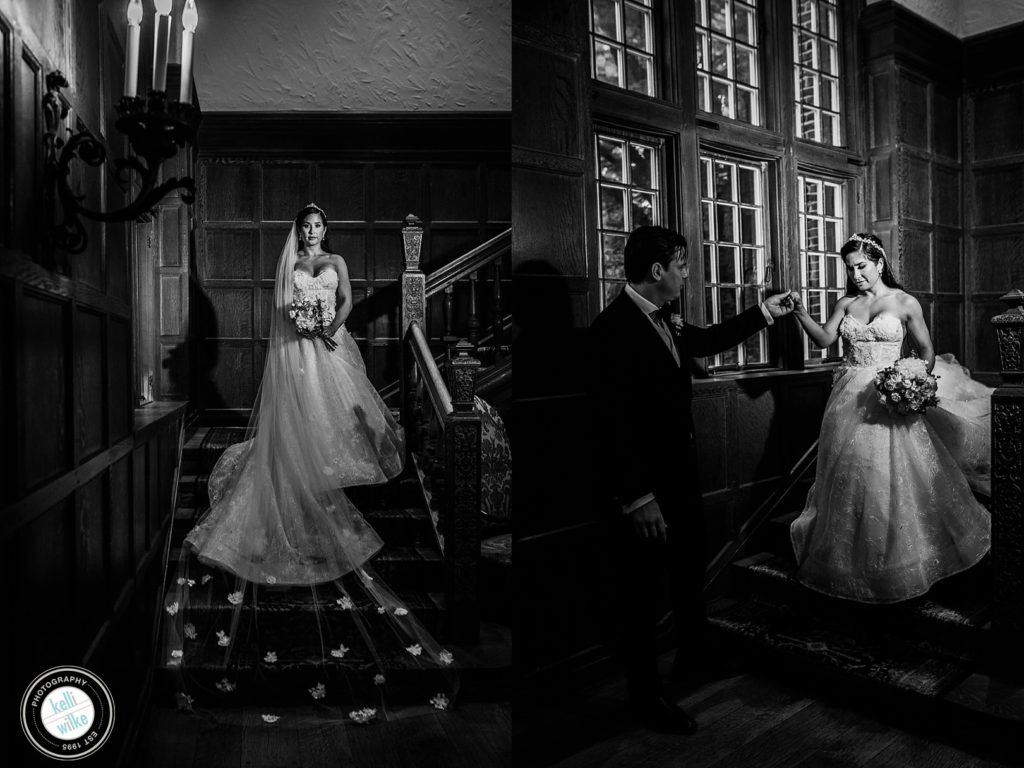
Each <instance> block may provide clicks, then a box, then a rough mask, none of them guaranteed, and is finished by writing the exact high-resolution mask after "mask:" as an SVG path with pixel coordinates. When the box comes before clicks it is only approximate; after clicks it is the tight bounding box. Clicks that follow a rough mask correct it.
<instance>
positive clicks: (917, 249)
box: [896, 223, 932, 298]
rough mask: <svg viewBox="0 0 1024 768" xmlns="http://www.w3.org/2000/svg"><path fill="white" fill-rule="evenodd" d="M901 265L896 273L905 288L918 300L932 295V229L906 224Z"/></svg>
mask: <svg viewBox="0 0 1024 768" xmlns="http://www.w3.org/2000/svg"><path fill="white" fill-rule="evenodd" d="M902 241H903V242H902V247H901V249H900V265H899V267H898V271H897V273H896V275H897V278H898V279H899V281H900V282H901V283H903V285H904V287H905V288H906V289H907V290H908V291H910V292H911V293H913V294H914V295H915V296H917V297H918V298H921V295H922V294H931V293H932V249H931V231H930V227H927V226H917V225H912V224H909V223H906V224H904V225H903V227H902Z"/></svg>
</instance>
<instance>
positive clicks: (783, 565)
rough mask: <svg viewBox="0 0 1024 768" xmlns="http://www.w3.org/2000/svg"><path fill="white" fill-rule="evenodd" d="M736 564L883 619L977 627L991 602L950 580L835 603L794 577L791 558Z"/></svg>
mask: <svg viewBox="0 0 1024 768" xmlns="http://www.w3.org/2000/svg"><path fill="white" fill-rule="evenodd" d="M735 565H736V566H737V567H738V568H741V569H744V570H746V571H747V572H749V573H753V574H754V575H755V576H756V577H758V578H764V579H770V580H772V581H775V582H776V583H778V584H780V585H781V584H786V585H792V587H793V588H794V589H795V590H799V593H800V597H801V598H802V599H810V600H814V601H816V602H817V603H821V604H825V603H833V604H836V605H839V606H841V608H842V610H843V611H847V612H849V613H850V614H853V615H862V616H869V615H874V616H876V617H878V618H879V619H882V618H884V619H886V620H892V619H893V618H900V617H902V618H904V619H922V620H926V621H929V622H937V623H940V624H943V625H946V626H958V627H964V628H975V629H976V628H981V627H983V626H985V625H986V624H987V623H988V621H989V618H990V614H991V603H990V601H989V600H987V599H986V598H985V596H984V594H982V595H979V594H977V593H975V592H974V591H972V590H970V589H965V588H957V586H956V585H954V584H951V583H949V582H940V583H939V584H936V585H935V587H933V588H932V590H930V591H929V592H928V593H927V594H925V595H922V596H921V597H917V598H913V599H911V600H907V601H904V602H902V603H896V604H892V605H870V604H860V603H851V602H850V601H846V600H843V601H842V602H841V603H835V601H836V600H838V598H830V597H828V596H827V595H819V594H818V593H815V592H812V591H810V590H808V589H806V588H805V587H804V586H803V585H802V584H800V582H799V581H797V579H796V576H795V574H796V565H795V563H794V562H793V560H792V559H791V558H785V557H782V556H779V555H775V554H773V553H770V552H762V553H759V554H757V555H753V556H751V557H748V558H744V559H743V560H738V561H736V563H735ZM953 578H956V577H953Z"/></svg>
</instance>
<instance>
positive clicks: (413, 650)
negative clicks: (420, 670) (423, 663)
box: [405, 643, 423, 656]
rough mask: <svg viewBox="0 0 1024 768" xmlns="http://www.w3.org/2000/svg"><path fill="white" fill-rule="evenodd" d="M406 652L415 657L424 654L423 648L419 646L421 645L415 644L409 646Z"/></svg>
mask: <svg viewBox="0 0 1024 768" xmlns="http://www.w3.org/2000/svg"><path fill="white" fill-rule="evenodd" d="M405 650H407V651H408V652H409V653H411V654H412V655H413V656H419V655H420V654H421V653H423V648H422V647H421V646H420V644H419V643H415V644H413V645H410V646H409V647H408V648H406V649H405Z"/></svg>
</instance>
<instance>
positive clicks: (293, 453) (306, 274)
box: [165, 203, 457, 722]
mask: <svg viewBox="0 0 1024 768" xmlns="http://www.w3.org/2000/svg"><path fill="white" fill-rule="evenodd" d="M326 224H327V216H326V214H325V213H324V211H323V210H322V209H321V208H319V207H318V206H316V205H315V204H312V203H310V204H309V205H307V206H306V207H305V208H303V209H302V210H301V211H299V213H298V215H297V216H296V218H295V221H294V224H293V226H292V227H291V230H290V232H289V235H288V238H287V241H286V243H285V246H284V248H283V249H282V251H281V256H280V258H279V260H278V265H277V272H276V278H275V285H274V304H273V315H272V320H271V327H270V339H269V343H268V347H267V358H266V364H265V367H264V372H263V380H262V382H261V385H260V391H259V394H258V395H257V398H256V403H255V406H254V408H253V414H252V417H251V419H250V422H249V428H248V430H247V432H246V438H247V439H246V440H244V441H243V442H241V443H238V444H236V445H233V446H231V447H229V448H228V449H227V450H226V451H225V452H224V454H223V455H222V456H221V458H220V459H219V461H218V462H217V465H216V466H215V467H214V469H213V471H212V473H211V474H210V479H209V496H210V509H209V510H208V511H207V512H206V514H205V515H204V516H203V517H202V518H201V519H200V520H199V522H198V524H197V525H196V526H195V527H194V528H193V529H192V530H191V531H190V532H189V534H188V536H187V537H186V539H185V546H184V547H183V550H182V555H181V558H180V560H179V567H178V573H177V578H176V582H175V584H173V585H172V592H171V593H170V594H169V595H168V597H167V602H166V605H165V608H166V611H167V614H169V616H170V619H169V620H168V621H167V622H166V626H167V629H166V634H165V649H166V652H167V654H168V656H167V658H166V659H165V663H167V665H168V666H169V667H174V668H177V669H179V670H180V671H181V673H182V674H181V679H180V685H181V690H180V692H179V699H180V700H181V699H182V697H183V699H184V701H185V703H186V704H187V705H188V706H189V707H190V705H191V702H192V700H193V694H195V693H203V694H204V695H212V696H216V695H217V693H215V692H214V691H213V690H211V689H210V687H209V685H208V683H207V682H206V680H207V678H208V677H209V674H210V670H211V669H213V670H214V671H215V673H216V674H218V675H219V674H221V672H222V673H223V675H224V676H223V678H222V679H221V680H220V682H217V683H216V686H215V687H216V689H217V692H219V693H220V694H223V695H228V696H233V695H235V690H236V688H237V689H238V690H242V686H243V685H251V684H253V683H255V684H256V685H255V686H254V690H255V689H258V690H259V695H260V696H261V697H262V698H264V699H266V698H267V697H268V696H267V693H266V690H267V689H269V690H270V691H271V694H270V698H271V699H272V698H273V696H274V694H275V693H280V694H282V695H283V697H290V696H293V695H294V694H295V691H294V690H281V688H280V684H281V682H282V681H287V680H290V678H289V677H288V676H287V675H284V674H282V670H286V669H291V670H299V677H300V679H301V678H302V677H303V676H304V679H305V682H304V683H303V684H302V687H303V688H305V685H307V684H308V683H311V682H312V683H315V685H313V686H312V687H311V688H308V691H309V695H310V696H311V697H312V699H313V700H315V701H320V700H326V701H327V702H339V703H343V704H345V705H355V706H356V707H357V709H355V710H354V711H353V712H352V713H351V715H350V716H351V717H352V719H354V720H356V721H357V722H366V721H367V720H370V719H375V718H376V717H378V716H381V717H382V716H384V714H385V711H386V710H385V709H384V705H385V699H384V696H385V693H386V691H387V690H388V688H389V686H391V685H392V676H391V672H393V671H395V670H396V669H398V670H400V671H399V672H398V673H396V675H395V677H396V678H401V679H402V680H403V682H408V681H409V670H427V671H431V670H436V671H437V672H438V673H440V679H439V680H437V681H435V682H432V683H430V685H431V686H432V687H431V688H430V689H429V690H428V691H424V692H423V695H422V696H420V694H419V693H417V694H416V696H417V697H418V701H419V704H420V705H422V706H424V708H425V709H428V710H429V709H431V707H433V708H436V709H443V708H445V707H446V706H447V705H448V702H449V701H450V698H449V697H450V696H454V693H455V689H456V687H457V686H456V682H455V678H454V677H453V676H452V675H451V672H450V665H452V663H453V656H452V654H451V653H449V652H448V651H446V650H444V649H442V648H441V647H440V646H439V645H438V644H437V642H436V641H435V640H434V639H433V637H431V636H430V634H429V633H428V632H427V631H426V630H425V629H424V627H423V626H422V625H421V624H420V622H419V621H418V620H417V618H416V616H415V613H414V612H413V611H412V610H411V609H409V608H407V607H406V605H405V604H404V603H403V602H402V600H400V599H399V598H398V596H396V595H395V593H393V592H392V591H391V590H390V589H388V587H387V586H386V585H385V584H384V583H383V582H382V581H381V580H380V578H379V577H377V576H376V575H375V574H374V573H373V571H372V569H371V567H370V563H369V560H370V558H371V557H373V556H374V555H375V554H376V553H377V552H378V551H379V550H380V548H381V547H382V545H383V542H382V541H381V539H380V537H379V536H378V535H377V533H376V532H375V531H374V530H373V528H371V527H370V526H369V525H368V524H367V523H366V521H365V520H364V519H363V516H362V515H361V514H360V512H359V510H358V509H356V507H355V506H354V505H353V504H352V503H351V501H349V499H348V497H347V496H346V494H345V491H344V489H345V488H346V487H350V486H355V485H371V484H379V483H383V482H386V481H387V480H389V479H391V478H394V477H396V476H397V475H399V474H400V473H401V471H402V468H403V463H404V456H405V445H404V439H403V434H402V429H401V427H400V426H398V424H397V423H396V422H395V420H394V418H393V417H392V415H391V412H390V411H389V410H388V408H387V407H386V406H385V404H384V402H383V401H382V400H381V398H380V396H379V395H378V393H377V391H376V390H375V389H374V387H373V385H372V384H371V383H370V381H369V379H367V377H366V372H365V367H364V364H363V361H362V357H361V356H360V353H359V350H358V348H357V346H356V344H355V342H354V341H353V339H352V336H351V335H350V334H349V332H348V330H347V329H346V328H345V325H344V321H345V319H346V317H347V316H348V314H349V312H350V311H351V308H352V292H351V287H350V285H349V279H348V272H347V269H346V266H345V262H344V260H343V259H342V258H341V257H340V256H337V255H334V254H331V253H329V252H328V251H327V249H326V237H325V235H326ZM300 241H301V245H302V249H301V250H299V244H300ZM317 300H319V301H320V302H321V306H322V308H323V311H322V316H321V318H320V319H321V320H322V322H323V324H324V328H323V330H322V331H313V332H312V333H305V334H304V333H300V332H299V330H298V325H297V323H296V322H295V320H294V318H293V316H292V311H293V308H294V307H296V306H299V305H301V304H302V303H303V302H305V301H313V302H315V301H317ZM289 588H290V589H289ZM310 648H315V649H316V650H315V651H310V650H309V649H310ZM310 668H312V672H311V671H310ZM197 672H198V673H199V674H196V673H197ZM431 676H432V675H427V677H428V678H429V677H431ZM412 687H416V686H415V685H414V686H412ZM299 693H302V691H301V690H300V691H299ZM430 694H434V696H433V698H432V699H431V698H429V697H430Z"/></svg>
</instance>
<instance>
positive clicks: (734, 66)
mask: <svg viewBox="0 0 1024 768" xmlns="http://www.w3.org/2000/svg"><path fill="white" fill-rule="evenodd" d="M694 3H695V8H694V10H695V16H696V20H697V26H696V45H697V106H698V108H699V109H701V110H703V111H704V112H712V113H714V114H717V115H722V116H723V117H729V118H732V119H734V120H740V121H742V122H744V123H750V124H751V125H761V91H760V77H761V75H760V67H759V65H758V58H757V44H758V41H757V7H756V6H757V0H694Z"/></svg>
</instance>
